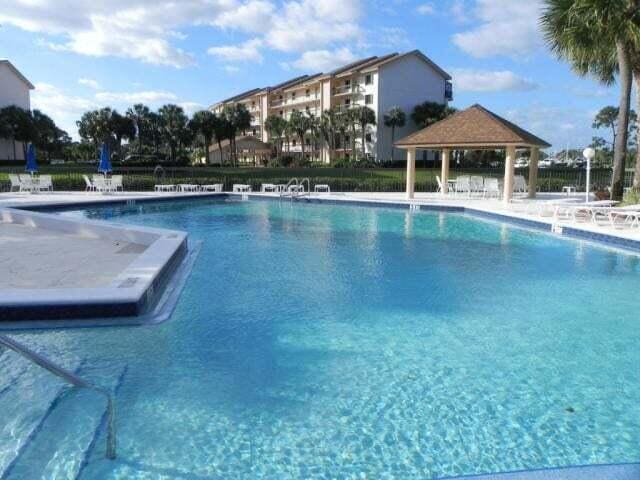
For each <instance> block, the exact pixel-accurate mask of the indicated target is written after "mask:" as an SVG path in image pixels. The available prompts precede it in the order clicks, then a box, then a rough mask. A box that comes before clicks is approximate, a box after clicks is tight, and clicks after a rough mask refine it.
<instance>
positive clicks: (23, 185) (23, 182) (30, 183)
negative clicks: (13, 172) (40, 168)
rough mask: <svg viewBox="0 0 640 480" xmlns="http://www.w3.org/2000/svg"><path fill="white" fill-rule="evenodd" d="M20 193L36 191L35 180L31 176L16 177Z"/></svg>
mask: <svg viewBox="0 0 640 480" xmlns="http://www.w3.org/2000/svg"><path fill="white" fill-rule="evenodd" d="M18 179H19V180H20V191H21V192H31V193H33V192H35V191H36V190H37V189H38V184H37V182H36V180H34V178H33V177H32V176H31V175H18Z"/></svg>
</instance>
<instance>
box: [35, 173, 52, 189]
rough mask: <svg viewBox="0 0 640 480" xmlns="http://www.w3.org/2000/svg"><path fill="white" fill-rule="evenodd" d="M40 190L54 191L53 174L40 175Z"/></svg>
mask: <svg viewBox="0 0 640 480" xmlns="http://www.w3.org/2000/svg"><path fill="white" fill-rule="evenodd" d="M38 190H39V191H40V192H42V191H45V192H53V180H52V179H51V175H40V178H39V179H38Z"/></svg>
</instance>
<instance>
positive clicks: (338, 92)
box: [333, 84, 364, 97]
mask: <svg viewBox="0 0 640 480" xmlns="http://www.w3.org/2000/svg"><path fill="white" fill-rule="evenodd" d="M362 92H364V89H363V88H362V87H361V86H360V85H358V84H356V85H342V86H340V87H333V95H334V96H336V97H337V96H345V95H359V94H361V93H362Z"/></svg>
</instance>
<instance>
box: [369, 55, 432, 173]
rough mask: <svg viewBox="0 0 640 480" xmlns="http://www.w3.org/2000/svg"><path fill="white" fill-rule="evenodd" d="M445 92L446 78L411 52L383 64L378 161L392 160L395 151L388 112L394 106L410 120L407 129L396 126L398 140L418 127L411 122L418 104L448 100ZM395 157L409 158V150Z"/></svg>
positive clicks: (380, 77)
mask: <svg viewBox="0 0 640 480" xmlns="http://www.w3.org/2000/svg"><path fill="white" fill-rule="evenodd" d="M444 92H445V79H444V77H443V76H442V75H440V73H439V72H437V71H436V70H435V69H434V68H433V67H431V66H430V65H429V64H427V63H426V62H424V61H423V60H422V59H420V58H419V57H418V56H417V55H407V56H405V57H403V58H400V59H398V60H396V61H393V62H390V63H388V64H386V65H383V66H382V67H380V69H379V73H378V95H377V99H374V100H377V103H378V108H377V111H378V112H380V115H379V121H378V129H377V130H378V131H377V135H376V138H377V142H376V152H377V158H378V160H388V159H389V156H390V152H391V129H390V128H387V127H385V126H384V122H383V117H384V113H385V112H387V111H389V110H390V109H391V108H392V107H394V106H398V107H400V108H401V109H402V110H403V111H404V112H405V114H406V116H407V123H406V125H405V127H404V128H397V129H396V134H395V138H396V140H398V139H400V138H402V137H404V136H407V135H409V134H411V133H413V132H415V131H416V130H418V128H417V127H416V125H415V124H414V123H413V122H412V121H411V113H412V112H413V109H414V107H415V106H416V105H419V104H420V103H423V102H426V101H430V102H438V103H445V93H444ZM420 158H422V156H421V155H420ZM394 159H395V160H405V159H406V152H404V151H403V150H399V149H396V150H395V152H394Z"/></svg>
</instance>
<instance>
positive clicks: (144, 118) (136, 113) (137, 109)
mask: <svg viewBox="0 0 640 480" xmlns="http://www.w3.org/2000/svg"><path fill="white" fill-rule="evenodd" d="M150 114H151V110H150V109H149V107H147V106H146V105H143V104H142V103H136V104H135V105H134V106H133V107H131V108H129V109H128V110H127V113H126V115H127V117H129V118H130V119H131V120H133V123H134V125H135V127H136V135H137V137H138V155H142V148H143V147H144V142H145V139H146V136H147V133H148V130H149V127H150V125H149V122H150V121H151V119H150Z"/></svg>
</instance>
